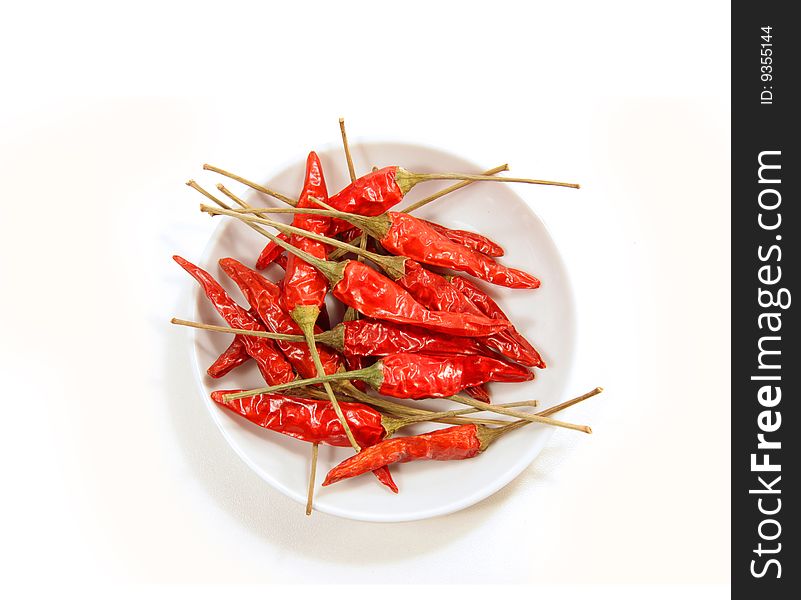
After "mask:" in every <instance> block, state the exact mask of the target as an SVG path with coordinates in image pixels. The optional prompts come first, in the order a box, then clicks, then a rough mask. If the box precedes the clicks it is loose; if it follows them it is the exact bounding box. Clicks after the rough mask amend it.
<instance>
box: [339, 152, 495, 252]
mask: <svg viewBox="0 0 801 600" xmlns="http://www.w3.org/2000/svg"><path fill="white" fill-rule="evenodd" d="M508 170H509V165H508V164H503V165H498V166H497V167H494V168H492V169H490V170H489V171H484V172H483V173H482V175H495V174H496V173H502V172H503V171H508ZM472 183H475V181H460V182H459V183H454V184H453V185H449V186H448V187H446V188H445V189H442V190H440V191H438V192H437V193H436V194H431V195H430V196H427V197H425V198H423V199H422V200H418V201H417V202H414V203H412V204H410V205H409V206H407V207H406V208H404V209H403V210H401V211H400V212H404V213H410V212H412V211H413V210H417V209H418V208H421V207H423V206H425V205H426V204H430V203H431V202H433V201H434V200H437V199H438V198H442V197H443V196H445V195H446V194H450V193H451V192H455V191H456V190H460V189H462V188H463V187H466V186H468V185H470V184H472ZM353 241H356V240H353Z"/></svg>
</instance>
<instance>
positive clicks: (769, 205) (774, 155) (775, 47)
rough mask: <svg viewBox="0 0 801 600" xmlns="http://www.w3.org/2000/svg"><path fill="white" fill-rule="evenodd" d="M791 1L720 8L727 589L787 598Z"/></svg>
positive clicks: (795, 330)
mask: <svg viewBox="0 0 801 600" xmlns="http://www.w3.org/2000/svg"><path fill="white" fill-rule="evenodd" d="M793 5H794V3H789V2H787V3H782V2H758V1H754V2H739V3H738V2H735V3H734V4H733V6H732V595H733V597H734V598H770V599H771V600H773V599H779V598H790V597H791V590H793V595H792V597H798V596H797V595H796V594H798V590H799V589H801V585H800V583H801V561H799V553H798V545H799V543H801V537H799V534H798V512H799V511H801V503H799V498H798V492H797V490H798V489H799V485H798V483H799V481H798V479H799V470H798V464H799V454H801V444H799V440H801V422H799V417H798V414H799V408H798V407H799V404H800V403H801V397H799V385H798V381H799V377H800V374H801V363H799V356H801V352H799V339H800V338H801V330H799V327H798V324H799V319H798V313H799V307H798V306H797V304H801V289H799V287H798V280H799V270H801V260H799V239H801V217H799V210H798V205H799V203H801V195H799V194H801V186H799V180H801V168H799V167H800V166H799V162H798V158H799V152H798V148H799V145H801V139H799V125H798V124H799V122H801V96H800V95H799V93H798V89H799V78H801V60H799V40H801V35H800V32H799V30H798V23H797V21H796V20H795V19H793V18H792V17H791V16H790V7H791V6H793ZM796 294H799V295H798V296H796ZM792 490H795V492H793V491H792Z"/></svg>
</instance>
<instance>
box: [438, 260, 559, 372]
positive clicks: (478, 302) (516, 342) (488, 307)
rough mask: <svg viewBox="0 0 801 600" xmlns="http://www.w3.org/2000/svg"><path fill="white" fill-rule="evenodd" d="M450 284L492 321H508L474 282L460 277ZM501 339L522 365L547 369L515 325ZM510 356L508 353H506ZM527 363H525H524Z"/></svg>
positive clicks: (496, 305) (451, 279)
mask: <svg viewBox="0 0 801 600" xmlns="http://www.w3.org/2000/svg"><path fill="white" fill-rule="evenodd" d="M448 279H449V280H450V282H451V283H452V284H453V285H454V286H455V287H456V288H457V289H458V290H459V291H461V292H462V293H463V294H464V295H465V297H467V298H468V299H469V300H470V301H471V302H472V303H473V304H474V305H475V306H477V307H478V308H479V309H480V310H481V312H482V313H483V314H485V315H486V316H488V317H490V318H492V319H506V320H508V318H507V316H506V314H505V313H504V312H503V311H502V310H501V307H500V306H498V304H497V303H496V302H495V300H493V299H492V298H491V297H490V295H489V294H487V292H485V291H484V290H482V289H481V288H480V287H478V286H477V285H476V284H475V283H473V282H472V281H469V280H468V279H465V278H464V277H460V276H458V275H455V276H452V277H448ZM498 337H499V338H501V339H504V340H506V342H507V345H508V346H509V348H508V351H509V353H516V354H517V355H518V356H517V357H512V358H513V360H517V361H518V362H520V363H523V364H528V366H532V367H539V368H540V369H544V368H545V361H544V360H543V359H542V357H541V356H540V353H539V352H537V349H536V348H535V347H534V346H532V345H531V343H530V342H529V341H528V340H527V339H526V338H525V337H523V335H522V334H521V333H520V332H519V331H518V330H517V329H515V327H514V325H513V326H512V327H510V328H509V329H507V330H506V331H504V332H502V333H500V334H499V335H498ZM504 354H506V355H507V356H508V354H507V353H506V352H504ZM524 361H525V362H524Z"/></svg>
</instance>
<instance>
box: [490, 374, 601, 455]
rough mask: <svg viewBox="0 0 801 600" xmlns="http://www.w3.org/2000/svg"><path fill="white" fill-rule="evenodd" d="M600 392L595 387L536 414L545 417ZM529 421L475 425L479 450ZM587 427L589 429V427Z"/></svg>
mask: <svg viewBox="0 0 801 600" xmlns="http://www.w3.org/2000/svg"><path fill="white" fill-rule="evenodd" d="M601 392H603V388H602V387H597V388H595V389H593V390H590V391H589V392H587V393H586V394H582V395H581V396H577V397H575V398H572V399H570V400H567V401H565V402H562V403H561V404H557V405H556V406H552V407H551V408H547V409H545V410H543V411H540V412H538V413H537V416H540V417H547V416H548V415H552V414H554V413H557V412H559V411H561V410H564V409H566V408H568V407H570V406H573V405H574V404H578V403H579V402H583V401H584V400H586V399H587V398H592V397H593V396H597V395H598V394H600V393H601ZM529 423H530V422H529V421H523V420H520V421H515V422H513V423H510V424H508V425H504V426H503V427H496V428H495V429H490V428H489V427H477V428H476V435H477V436H478V438H479V440H480V442H481V451H482V452H483V451H484V450H486V449H487V447H488V446H489V445H490V444H491V443H492V442H494V441H495V440H496V439H498V438H499V437H500V436H502V435H505V434H507V433H509V432H510V431H514V430H515V429H520V428H521V427H524V426H526V425H528V424H529ZM587 429H589V427H588V428H587ZM587 433H591V431H588V432H587Z"/></svg>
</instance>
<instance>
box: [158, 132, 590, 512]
mask: <svg viewBox="0 0 801 600" xmlns="http://www.w3.org/2000/svg"><path fill="white" fill-rule="evenodd" d="M340 127H341V129H342V136H343V143H344V148H345V154H346V158H347V160H348V166H349V171H350V175H351V184H350V185H348V186H347V187H345V188H344V189H342V190H340V191H339V192H337V193H336V194H334V195H332V196H329V195H328V190H327V187H326V182H325V177H324V174H323V168H322V164H321V161H320V159H319V157H318V156H317V154H315V153H314V152H311V153H310V154H309V156H308V159H307V161H306V174H305V180H304V186H303V189H302V190H301V194H300V196H299V198H298V199H297V200H296V199H293V198H291V197H288V196H285V195H282V194H280V193H278V192H275V191H273V190H270V189H269V188H266V187H264V186H260V185H258V184H256V183H253V182H251V181H249V180H247V179H244V178H242V177H239V176H237V175H234V174H232V173H229V172H228V171H224V170H222V169H218V168H216V167H211V166H209V165H205V166H204V168H206V169H207V170H211V171H214V172H217V173H220V174H223V175H225V176H227V177H230V178H233V179H235V180H237V181H239V182H241V183H244V184H245V185H247V186H249V187H251V188H254V189H256V190H258V191H259V192H261V193H262V194H267V195H270V196H272V197H274V198H277V199H279V200H280V201H282V202H283V203H285V204H288V205H290V206H291V207H292V208H283V209H269V208H268V209H263V208H262V209H259V208H253V207H251V206H250V205H248V204H247V203H246V202H244V201H243V200H242V199H240V198H239V197H238V196H236V195H235V194H233V193H232V192H230V191H229V190H228V189H227V188H225V187H224V186H223V185H222V184H220V185H218V186H217V188H218V190H219V191H220V192H222V193H223V194H224V195H225V196H226V197H227V200H221V199H220V198H219V197H218V196H216V195H214V194H212V193H210V192H208V191H206V190H205V189H203V188H202V187H200V186H199V185H198V184H197V183H195V182H194V181H190V182H188V185H190V186H191V187H193V188H195V189H196V190H197V191H199V192H201V193H202V194H203V195H204V196H205V197H206V198H207V199H209V200H211V201H212V202H213V203H214V204H215V205H216V206H203V207H202V210H204V211H205V212H208V213H210V214H224V215H228V216H230V217H234V218H237V219H239V220H240V221H241V222H242V223H243V224H244V225H247V226H249V227H251V228H252V229H254V230H256V231H258V232H259V233H261V234H263V235H264V236H265V237H266V238H268V243H267V244H266V246H265V247H264V248H263V249H258V248H256V249H254V252H253V255H252V256H249V257H243V259H244V262H250V263H251V264H253V265H254V267H255V269H254V268H250V267H248V266H246V264H243V262H240V261H239V260H237V259H235V258H231V257H225V258H221V259H220V260H219V267H220V271H221V273H223V274H224V275H225V276H226V277H227V279H229V280H230V283H232V284H233V285H234V286H235V287H236V288H238V289H239V290H240V292H241V295H242V297H244V298H245V299H246V301H247V303H248V306H247V307H245V306H241V305H239V304H237V302H236V301H235V300H234V299H233V298H232V297H231V296H230V295H229V293H228V292H227V291H226V289H225V288H224V287H223V285H222V284H221V283H220V282H218V281H217V280H215V278H214V277H213V276H212V275H211V274H210V273H208V272H206V271H204V270H203V269H201V268H200V267H198V266H196V265H194V264H192V263H190V262H189V261H187V260H185V259H183V258H181V257H180V256H175V257H174V259H175V261H176V262H177V263H178V264H179V265H180V266H181V267H183V269H185V270H186V271H187V272H188V273H189V274H190V275H191V276H192V277H194V278H195V279H196V280H197V282H198V283H199V284H200V286H201V289H202V291H203V292H204V294H205V295H206V297H207V298H208V300H209V301H210V302H211V304H212V305H213V306H214V308H215V309H216V310H217V312H218V313H219V315H220V317H222V319H223V320H224V321H225V323H226V325H227V326H219V325H207V324H201V323H192V322H188V321H180V320H178V319H173V322H174V323H178V324H182V325H190V326H193V327H198V328H203V329H210V330H215V331H221V332H228V334H229V335H230V334H233V338H232V341H231V343H230V345H229V346H228V348H227V349H226V350H225V351H224V352H223V353H222V354H221V355H220V356H219V357H218V358H217V359H216V360H215V361H214V362H213V363H212V364H211V365H210V366H209V368H208V371H207V372H208V375H209V377H212V378H221V377H224V376H225V375H227V374H228V373H230V372H231V371H233V370H235V369H237V368H240V367H242V366H243V365H246V364H248V363H249V362H250V361H251V359H253V360H254V361H255V365H256V366H257V368H258V370H259V372H260V373H261V375H262V377H263V378H264V381H265V384H266V386H265V387H262V388H258V389H254V390H225V391H216V392H214V393H213V394H212V399H213V400H214V402H216V403H217V404H218V405H219V406H220V407H222V408H224V409H227V410H230V411H232V412H234V413H236V414H238V415H241V417H244V418H245V419H247V420H248V421H250V422H251V423H254V424H255V425H257V426H259V427H263V428H266V429H269V430H271V431H275V432H278V433H283V434H285V435H288V436H292V437H294V438H296V439H298V440H301V441H304V442H309V443H311V444H314V450H315V452H314V453H313V461H312V475H311V478H310V486H309V504H308V506H307V514H309V513H310V511H311V505H312V494H313V490H314V473H315V468H316V456H317V454H316V447H317V446H316V445H317V444H328V445H332V446H341V447H348V446H350V447H352V448H353V449H354V451H355V453H354V454H353V455H352V456H350V457H349V458H347V459H346V460H345V461H343V462H342V463H341V464H339V465H337V466H336V467H334V468H333V469H332V470H331V471H330V472H329V473H328V474H327V476H326V477H325V480H324V482H323V485H324V486H325V485H330V484H333V483H336V482H338V481H341V480H342V479H347V478H351V477H355V476H357V475H361V474H363V473H367V472H370V471H372V472H373V473H374V474H375V476H376V477H377V478H378V480H379V481H380V482H381V483H382V484H383V485H385V486H386V487H387V488H389V489H390V490H392V491H393V492H396V493H397V491H398V488H397V486H396V485H395V482H394V481H393V479H392V475H391V474H390V472H389V468H388V467H389V465H391V464H396V463H404V462H409V461H414V460H461V459H466V458H472V457H474V456H476V455H477V454H479V453H480V452H482V451H484V450H485V449H486V448H487V447H488V446H489V444H490V443H492V442H493V441H494V440H495V439H497V438H498V437H500V436H501V435H504V434H505V433H507V432H510V431H513V430H515V429H518V428H520V427H522V426H524V425H527V424H528V423H531V422H540V423H547V424H551V425H557V426H562V427H569V428H572V429H578V430H581V431H586V432H589V427H586V426H581V425H572V424H570V423H564V422H562V421H557V420H554V419H551V417H550V415H551V414H553V413H554V412H557V411H558V410H561V409H562V408H566V407H567V406H570V405H572V404H575V403H576V402H578V401H581V400H583V399H585V398H588V397H591V396H593V395H595V394H597V393H598V392H600V388H596V389H595V390H593V391H592V392H590V393H588V394H585V395H584V396H580V397H578V398H576V399H573V400H570V401H568V402H566V403H563V404H562V405H558V406H556V407H553V408H551V409H548V410H546V411H542V412H540V413H533V412H526V411H522V410H519V409H520V408H523V407H525V406H531V405H534V404H535V403H534V402H533V401H530V402H519V403H514V404H509V405H494V404H492V403H491V399H490V394H489V390H488V389H487V387H486V384H488V383H490V382H520V381H528V380H530V379H533V378H534V371H533V370H532V369H544V368H545V366H546V365H545V361H544V360H543V358H542V356H541V354H540V353H539V352H538V351H537V349H536V348H535V347H534V346H533V345H532V344H531V342H530V341H529V340H528V339H526V338H525V337H524V336H523V334H522V333H521V332H520V331H518V330H517V329H516V328H515V326H514V324H513V323H511V322H510V320H509V318H508V317H507V315H506V314H505V313H504V312H503V311H502V310H501V308H500V307H499V306H498V304H497V303H496V302H495V301H494V300H493V299H492V297H491V296H490V294H489V292H488V290H487V289H486V288H485V287H484V284H483V283H482V284H479V283H477V282H475V281H474V280H472V279H469V278H467V277H465V276H463V275H460V274H457V273H454V272H458V273H465V274H467V275H471V276H473V277H475V278H478V279H480V280H483V282H487V283H492V284H496V285H501V286H505V287H510V288H518V289H534V288H537V287H539V285H540V281H539V279H537V278H536V277H534V276H533V275H530V274H528V273H526V272H524V271H522V270H519V269H514V268H511V267H508V266H505V265H503V264H501V263H500V262H499V260H498V259H499V258H500V257H502V256H503V255H504V250H503V248H502V246H501V245H500V244H499V243H498V242H497V241H494V240H491V239H489V238H487V237H486V236H484V235H481V234H480V233H477V232H472V231H465V230H459V229H450V228H448V227H446V226H445V225H444V224H441V223H434V222H431V221H425V220H422V219H419V218H417V217H415V216H413V215H412V214H410V212H411V211H412V210H413V209H414V208H416V207H418V206H421V205H423V204H426V203H427V202H429V201H431V200H434V199H436V198H438V197H441V196H442V195H444V194H445V193H447V192H449V191H453V190H455V189H458V188H460V187H464V186H465V185H469V184H470V183H471V182H472V181H474V180H487V179H497V180H500V181H519V182H525V183H538V184H545V185H559V186H564V187H578V186H577V185H575V184H562V183H558V182H549V181H539V180H522V179H510V178H497V177H494V174H495V173H498V172H499V171H502V170H505V168H506V166H505V165H504V166H501V167H497V168H495V169H492V170H490V171H488V172H487V173H485V174H480V175H477V176H473V175H460V174H455V173H443V174H415V173H410V172H409V171H406V170H405V169H403V168H401V167H396V166H390V167H384V168H382V169H374V170H373V171H372V172H370V173H367V174H365V175H363V176H361V177H356V175H355V172H354V171H353V163H352V160H351V157H350V151H349V149H348V146H347V138H346V136H345V132H344V123H343V122H342V120H340ZM432 179H443V180H444V179H453V180H461V181H460V182H459V183H456V184H454V185H451V186H450V187H449V188H447V189H446V190H442V191H440V192H438V193H437V194H435V195H434V196H432V197H430V199H426V200H423V201H420V202H417V203H415V204H414V205H413V206H412V207H410V208H407V209H406V210H404V211H402V212H395V211H391V210H390V209H392V208H393V207H395V206H397V205H398V204H399V203H400V202H401V201H402V200H403V199H404V196H405V195H406V193H407V192H408V191H409V190H410V189H411V188H412V187H413V186H414V185H416V184H417V183H420V182H421V181H428V180H432ZM229 201H230V202H231V203H232V204H231V203H229ZM273 212H291V213H293V220H292V225H291V226H287V225H284V224H282V223H279V222H276V221H273V220H271V219H270V218H268V217H269V216H271V215H270V214H269V213H273ZM368 240H369V241H368ZM349 257H353V258H349ZM340 258H344V260H339V259H340ZM273 264H275V265H278V266H279V267H280V269H281V270H282V271H283V276H282V277H280V278H279V279H277V280H274V281H271V280H270V279H268V278H267V277H266V276H265V275H264V274H263V273H261V272H260V271H263V270H264V269H266V268H267V267H269V266H270V265H273ZM272 270H275V268H273V269H272ZM336 301H339V302H341V303H342V304H343V305H344V307H345V308H348V309H349V315H348V319H346V320H344V321H342V322H340V323H339V324H333V326H332V323H330V321H329V318H328V312H327V308H328V307H329V306H331V303H332V302H336ZM366 390H372V391H373V393H369V392H368V391H366ZM425 398H448V399H451V400H454V401H455V402H456V403H462V404H465V405H467V407H464V406H462V407H459V406H458V404H454V406H456V408H454V409H453V410H449V411H444V412H434V411H430V410H427V409H424V408H420V407H419V406H414V403H413V402H412V403H410V402H406V401H407V400H411V401H416V400H420V399H425ZM487 411H489V412H494V413H500V415H501V416H505V417H506V418H505V419H504V418H502V419H500V420H499V419H494V418H492V419H491V418H483V415H484V414H485V413H486V412H487ZM479 415H481V416H479ZM492 416H493V417H495V416H498V415H492ZM509 417H513V418H514V420H509ZM421 422H432V423H446V424H450V425H451V426H450V427H448V428H446V429H435V430H433V431H430V432H428V433H423V434H420V435H413V436H408V437H393V436H394V434H395V432H396V431H398V430H399V429H402V428H404V427H406V426H409V425H412V424H417V423H421Z"/></svg>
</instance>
